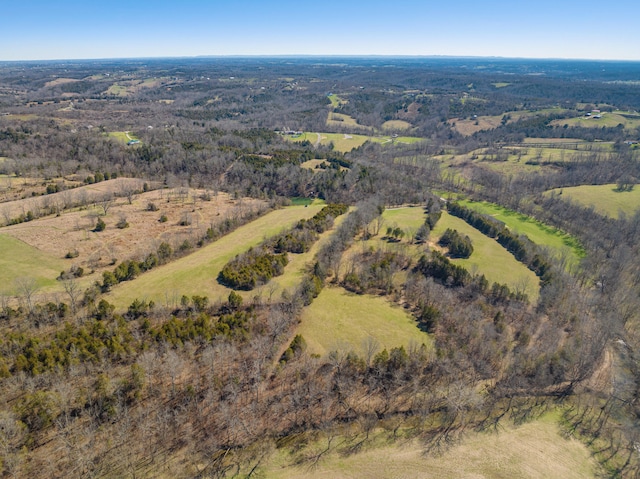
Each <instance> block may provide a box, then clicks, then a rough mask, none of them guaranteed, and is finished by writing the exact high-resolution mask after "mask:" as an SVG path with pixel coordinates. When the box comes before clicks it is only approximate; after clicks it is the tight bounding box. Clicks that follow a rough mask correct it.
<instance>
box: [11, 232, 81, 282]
mask: <svg viewBox="0 0 640 479" xmlns="http://www.w3.org/2000/svg"><path fill="white" fill-rule="evenodd" d="M68 267H69V265H68V263H66V262H65V261H64V260H63V259H62V258H55V257H54V256H52V255H49V254H47V253H44V252H42V251H40V250H39V249H37V248H34V247H33V246H29V245H28V244H26V243H23V242H22V241H20V240H19V239H16V238H14V237H12V236H9V235H6V234H0V292H3V293H7V294H12V293H14V292H15V289H16V288H15V286H16V284H15V282H16V280H18V279H22V278H24V279H26V278H29V279H33V280H35V282H36V284H37V286H38V287H39V288H42V291H44V292H47V291H50V290H53V289H56V288H57V287H58V286H59V282H58V281H56V278H57V277H58V276H59V275H60V272H61V271H62V270H64V269H68ZM58 289H59V288H58Z"/></svg>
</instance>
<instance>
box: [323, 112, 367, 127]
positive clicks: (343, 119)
mask: <svg viewBox="0 0 640 479" xmlns="http://www.w3.org/2000/svg"><path fill="white" fill-rule="evenodd" d="M327 125H328V126H348V127H350V128H355V129H359V130H362V129H365V130H366V129H370V127H368V126H366V125H361V124H360V123H358V121H357V120H356V119H355V118H353V117H352V116H349V115H345V114H344V113H334V112H329V116H328V117H327Z"/></svg>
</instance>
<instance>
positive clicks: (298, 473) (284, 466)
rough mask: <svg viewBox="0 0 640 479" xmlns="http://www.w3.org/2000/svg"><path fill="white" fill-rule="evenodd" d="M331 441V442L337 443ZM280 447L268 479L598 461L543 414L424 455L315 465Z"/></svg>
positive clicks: (568, 469)
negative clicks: (298, 462) (296, 461)
mask: <svg viewBox="0 0 640 479" xmlns="http://www.w3.org/2000/svg"><path fill="white" fill-rule="evenodd" d="M339 442H340V441H338V440H336V441H335V443H337V444H339ZM293 459H294V456H292V455H287V454H286V453H285V452H284V451H283V452H280V453H279V454H278V455H277V456H275V457H274V459H273V460H272V462H271V463H270V464H269V466H268V467H267V468H266V471H265V472H266V474H265V477H266V478H267V479H275V478H279V479H293V478H297V479H321V478H332V479H353V478H359V477H366V478H369V479H387V478H398V479H399V478H415V479H436V478H437V479H454V478H455V479H482V478H504V479H511V478H516V477H517V478H522V479H533V478H542V477H546V478H563V479H578V478H595V477H597V466H596V465H595V464H594V461H593V459H592V458H591V457H590V456H589V451H588V450H587V448H586V447H585V446H584V445H583V444H581V443H580V442H578V441H577V440H575V439H565V438H564V437H562V436H561V435H560V431H559V429H558V426H557V425H556V424H555V423H554V422H553V420H551V419H549V418H546V417H545V418H543V419H540V420H537V421H534V422H531V423H527V424H524V425H522V426H520V427H507V428H506V429H504V430H501V431H500V433H499V434H480V433H471V434H470V435H468V436H467V437H466V438H465V439H464V440H463V441H462V442H461V443H460V444H456V445H454V446H452V447H451V448H450V449H448V450H446V451H445V452H444V453H443V454H442V455H424V452H423V448H422V447H421V446H420V444H419V443H418V442H415V441H409V442H402V443H400V444H397V445H384V446H381V447H378V448H370V449H366V450H365V451H364V452H362V453H359V454H354V455H349V454H344V455H343V454H339V453H337V452H332V453H330V454H329V455H328V456H327V457H326V458H325V459H324V460H323V461H321V462H320V464H319V465H318V466H317V467H315V468H311V467H309V466H308V465H306V464H305V465H301V466H300V465H299V466H296V465H293V464H292V463H293Z"/></svg>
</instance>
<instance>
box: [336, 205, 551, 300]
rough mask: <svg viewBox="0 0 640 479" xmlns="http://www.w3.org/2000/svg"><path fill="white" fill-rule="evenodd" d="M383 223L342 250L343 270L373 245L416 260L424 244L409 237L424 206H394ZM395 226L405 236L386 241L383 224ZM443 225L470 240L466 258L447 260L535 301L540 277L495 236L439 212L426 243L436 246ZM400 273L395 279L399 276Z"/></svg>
mask: <svg viewBox="0 0 640 479" xmlns="http://www.w3.org/2000/svg"><path fill="white" fill-rule="evenodd" d="M383 218H384V220H385V221H384V225H383V227H382V230H381V232H380V234H379V235H378V236H377V237H375V238H372V239H370V240H368V241H366V242H365V245H364V246H360V245H354V246H353V247H352V248H351V249H350V250H349V251H347V252H346V253H345V256H344V259H343V269H344V271H343V274H344V273H346V270H347V269H348V268H349V264H350V260H351V256H352V255H353V254H355V253H357V252H358V251H359V250H362V249H363V248H367V249H368V248H371V247H373V248H376V249H384V250H390V251H393V250H397V251H400V252H401V253H403V254H406V255H408V256H410V257H413V259H414V260H417V259H418V257H419V256H420V255H421V254H423V253H424V251H425V249H426V248H425V246H424V245H415V244H409V238H410V237H411V236H412V235H413V234H414V233H415V232H416V231H417V229H418V228H419V227H420V225H421V224H422V223H424V220H425V214H424V210H423V209H422V208H421V207H406V208H394V209H389V210H386V211H385V212H384V213H383ZM389 226H391V227H394V228H395V227H399V228H401V229H402V230H403V231H405V239H403V240H402V241H400V242H397V243H395V242H391V243H389V242H387V241H386V240H384V239H382V237H383V236H384V234H385V231H386V228H387V227H389ZM447 228H451V229H455V230H458V232H460V233H461V234H464V235H467V236H469V238H471V242H472V244H473V253H472V254H471V256H470V257H469V258H467V259H459V258H458V259H452V260H451V261H452V262H454V263H456V264H460V265H461V266H464V267H465V268H466V269H467V270H468V271H469V272H470V273H472V274H484V275H485V276H486V278H487V280H488V281H489V282H490V283H493V282H497V283H505V284H507V285H508V286H509V288H512V289H515V288H519V289H520V290H522V289H526V293H527V294H528V295H529V299H530V300H531V302H534V303H535V301H537V299H538V295H539V293H540V287H539V284H540V281H539V279H538V277H537V276H536V275H535V274H534V273H533V271H531V270H530V269H528V268H527V267H526V266H525V265H524V264H522V263H520V262H519V261H517V260H516V259H515V258H514V257H513V255H512V254H511V253H509V252H508V251H507V250H506V249H504V248H503V247H502V246H501V245H500V244H499V243H498V242H497V241H496V240H494V239H492V238H489V237H488V236H486V235H484V234H482V233H481V232H480V231H478V230H477V229H475V228H474V227H472V226H470V225H469V224H467V223H466V222H465V221H463V220H461V219H460V218H457V217H455V216H452V215H450V214H449V213H447V212H446V211H443V212H442V217H441V218H440V220H439V221H438V223H437V224H436V227H435V228H434V229H433V231H432V232H431V236H430V238H429V242H428V243H429V246H430V247H431V248H434V249H440V247H439V246H438V245H437V243H438V241H439V239H440V237H441V236H442V235H443V234H444V232H445V230H446V229H447ZM402 276H403V275H402V274H400V275H399V277H400V278H399V279H402Z"/></svg>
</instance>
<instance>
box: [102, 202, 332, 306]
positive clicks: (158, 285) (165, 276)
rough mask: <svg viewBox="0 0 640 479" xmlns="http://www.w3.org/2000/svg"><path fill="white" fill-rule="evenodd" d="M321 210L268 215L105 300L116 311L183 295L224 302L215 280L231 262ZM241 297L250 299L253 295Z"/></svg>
mask: <svg viewBox="0 0 640 479" xmlns="http://www.w3.org/2000/svg"><path fill="white" fill-rule="evenodd" d="M320 209H322V205H321V204H316V205H312V206H309V207H305V206H292V207H288V208H284V209H281V210H277V211H273V212H271V213H268V214H267V215H265V216H263V217H261V218H258V219H257V220H255V221H253V222H251V223H250V224H247V225H245V226H242V227H240V228H238V229H237V230H235V231H234V232H232V233H230V234H228V235H226V236H224V237H222V238H221V239H219V240H218V241H216V242H215V243H213V244H210V245H208V246H205V247H204V248H202V249H199V250H197V251H195V252H194V253H192V254H190V255H188V256H185V257H184V258H181V259H179V260H177V261H174V262H171V263H169V264H167V265H164V266H161V267H159V268H156V269H154V270H152V271H149V272H148V273H145V274H143V275H141V276H140V277H139V278H137V279H135V280H134V281H128V282H125V283H121V284H119V285H118V286H116V287H115V288H114V289H113V291H112V292H111V293H109V294H108V295H107V299H108V301H109V302H112V303H114V304H115V305H116V306H117V307H119V308H124V307H127V306H128V305H130V304H131V303H132V302H133V300H134V299H136V298H138V299H146V300H153V301H155V302H157V303H159V304H163V305H164V304H168V305H169V306H172V305H174V302H176V301H179V299H180V296H181V295H183V294H186V295H187V296H191V295H195V294H198V295H206V296H208V297H209V299H210V300H211V301H212V302H213V301H216V300H219V299H226V297H227V296H228V295H229V292H230V289H228V288H226V287H224V286H222V285H221V284H219V283H218V282H217V280H216V278H217V276H218V273H219V272H220V270H221V269H222V267H223V266H224V265H225V264H226V263H227V262H228V261H229V260H230V259H232V258H233V257H234V256H236V255H237V254H239V253H242V252H244V251H246V250H247V249H248V248H249V247H251V246H255V245H257V244H259V243H260V242H261V241H262V240H263V239H264V238H266V237H269V236H273V235H275V234H277V233H279V232H280V231H282V230H283V229H286V228H288V227H291V226H292V225H293V224H295V223H296V222H297V221H298V220H300V219H302V218H310V217H311V216H313V215H315V214H316V213H317V212H318V211H320ZM242 294H244V295H245V296H247V297H251V296H253V295H254V294H255V292H248V293H242Z"/></svg>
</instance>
